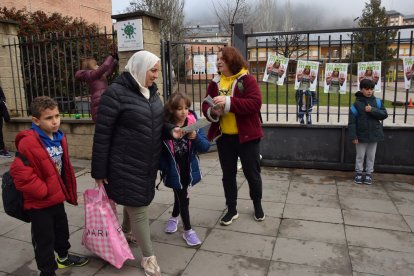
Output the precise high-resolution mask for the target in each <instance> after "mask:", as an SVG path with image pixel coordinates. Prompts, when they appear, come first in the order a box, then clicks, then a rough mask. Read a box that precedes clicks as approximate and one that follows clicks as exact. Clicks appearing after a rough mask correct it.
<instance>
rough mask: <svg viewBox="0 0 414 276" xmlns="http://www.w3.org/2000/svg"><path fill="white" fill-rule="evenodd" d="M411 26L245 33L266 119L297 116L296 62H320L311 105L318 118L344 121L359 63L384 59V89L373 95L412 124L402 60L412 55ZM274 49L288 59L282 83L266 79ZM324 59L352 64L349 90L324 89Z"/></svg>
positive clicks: (396, 116) (398, 117)
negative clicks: (272, 82) (265, 74)
mask: <svg viewBox="0 0 414 276" xmlns="http://www.w3.org/2000/svg"><path fill="white" fill-rule="evenodd" d="M413 30H414V25H410V26H395V27H383V28H350V29H335V30H315V31H300V32H299V31H298V32H274V33H255V34H246V35H245V36H244V37H243V38H242V39H243V40H244V42H245V47H246V49H247V51H246V52H247V59H248V61H249V64H250V72H251V73H253V74H254V75H255V76H256V78H257V80H258V81H259V84H260V86H261V90H262V94H263V103H264V105H263V108H262V112H263V113H264V116H263V119H264V121H265V122H269V123H272V122H283V121H285V122H294V121H297V120H298V116H297V114H298V105H297V103H296V99H295V93H296V91H295V90H294V80H295V75H296V65H297V62H298V61H299V60H309V61H318V62H319V72H318V75H317V79H316V81H317V85H316V87H317V88H316V91H315V92H316V98H317V99H318V101H317V102H316V105H315V106H314V107H313V113H314V115H313V116H315V117H316V122H320V123H346V122H347V117H348V111H349V107H350V105H351V104H352V102H353V101H354V97H353V95H354V94H355V92H356V91H358V90H359V89H358V87H357V85H356V84H357V63H358V62H364V61H381V62H382V68H381V72H382V76H381V81H382V83H381V84H382V86H381V92H377V93H375V96H376V97H379V98H381V99H382V100H383V102H384V103H385V106H386V107H387V110H388V112H389V114H390V115H391V116H390V117H389V118H391V120H392V123H393V124H394V123H403V124H407V123H411V124H414V122H413V120H414V109H413V108H410V106H409V105H408V103H409V102H410V100H411V98H412V97H414V94H413V90H414V87H411V89H410V90H409V89H405V88H404V78H403V74H404V68H403V62H402V58H403V57H409V56H412V54H413ZM272 52H273V53H276V54H277V55H282V56H285V57H288V58H289V60H290V61H289V65H288V73H287V77H286V80H285V83H284V85H283V86H278V85H275V84H271V83H267V82H262V79H263V74H264V70H266V68H265V66H266V61H267V60H268V57H269V54H270V53H272ZM326 63H348V64H349V65H348V76H347V81H348V87H347V90H348V91H347V92H346V94H331V93H326V94H325V93H324V90H323V85H324V74H323V72H324V69H325V64H326ZM314 121H315V120H314ZM388 121H389V122H390V120H389V119H388Z"/></svg>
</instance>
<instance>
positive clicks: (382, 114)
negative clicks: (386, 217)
mask: <svg viewBox="0 0 414 276" xmlns="http://www.w3.org/2000/svg"><path fill="white" fill-rule="evenodd" d="M374 86H375V84H374V83H373V82H372V81H371V80H368V79H364V80H362V81H361V82H360V84H359V88H360V91H358V92H357V93H356V94H355V96H356V100H355V103H354V104H353V105H352V106H351V110H350V111H349V120H348V131H349V136H350V138H351V139H352V143H353V144H355V147H356V160H355V171H356V175H355V183H356V184H362V183H364V184H367V185H371V184H372V173H373V172H374V161H375V152H376V149H377V142H379V141H383V140H384V132H383V127H382V122H381V121H382V120H384V119H386V118H387V117H388V114H387V110H386V109H385V107H384V104H383V103H382V102H381V100H380V99H376V98H375V96H374V90H373V89H374ZM365 156H366V166H365V177H363V175H362V173H363V171H364V158H365Z"/></svg>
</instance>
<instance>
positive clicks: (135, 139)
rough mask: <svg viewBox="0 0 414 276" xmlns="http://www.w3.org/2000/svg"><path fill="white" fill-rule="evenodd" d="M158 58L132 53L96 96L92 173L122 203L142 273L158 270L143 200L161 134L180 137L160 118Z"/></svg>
mask: <svg viewBox="0 0 414 276" xmlns="http://www.w3.org/2000/svg"><path fill="white" fill-rule="evenodd" d="M159 70H160V59H159V58H158V57H157V56H155V55H154V54H152V53H150V52H147V51H140V52H137V53H135V54H134V55H133V56H132V57H131V58H130V59H129V60H128V63H127V65H126V66H125V72H123V73H122V74H121V75H120V76H119V77H118V78H116V79H115V80H114V81H113V82H112V83H111V85H110V86H109V87H108V89H107V90H106V91H105V92H104V94H103V95H102V97H101V100H100V103H99V109H98V116H97V118H98V119H97V121H96V127H95V136H94V142H93V154H92V177H93V178H95V182H96V183H97V184H98V185H102V184H105V185H104V187H105V190H106V192H107V194H108V197H109V198H110V199H112V200H114V201H115V202H116V203H117V204H121V205H124V209H125V211H124V215H125V216H126V217H127V218H129V225H128V223H127V222H128V220H126V221H125V220H124V225H123V227H124V228H130V229H123V230H124V231H125V232H129V231H130V230H132V233H133V235H134V236H135V238H136V239H137V242H138V245H139V246H140V247H141V250H142V255H143V259H142V261H141V266H142V267H143V268H144V270H145V274H146V275H160V268H159V266H158V264H157V260H156V258H155V256H154V251H153V248H152V242H151V236H150V227H149V219H148V206H149V204H150V203H151V201H152V200H153V198H154V194H155V181H156V177H157V170H158V163H159V159H160V154H161V141H162V140H161V139H162V137H161V136H162V134H163V133H164V135H169V133H171V132H170V131H171V130H172V129H173V132H172V133H173V137H174V138H179V137H180V135H181V133H180V130H179V128H174V126H173V125H165V124H164V120H163V118H164V113H163V103H162V102H161V100H160V98H159V96H158V93H157V85H156V84H155V83H154V81H155V79H157V78H158V73H159Z"/></svg>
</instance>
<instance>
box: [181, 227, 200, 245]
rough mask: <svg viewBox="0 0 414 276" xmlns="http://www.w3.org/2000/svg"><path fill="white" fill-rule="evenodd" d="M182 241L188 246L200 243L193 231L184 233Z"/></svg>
mask: <svg viewBox="0 0 414 276" xmlns="http://www.w3.org/2000/svg"><path fill="white" fill-rule="evenodd" d="M183 239H184V240H185V241H186V242H187V244H188V245H189V246H196V245H200V244H201V241H200V239H199V238H198V237H197V234H196V232H195V231H194V230H192V229H190V230H188V231H184V234H183Z"/></svg>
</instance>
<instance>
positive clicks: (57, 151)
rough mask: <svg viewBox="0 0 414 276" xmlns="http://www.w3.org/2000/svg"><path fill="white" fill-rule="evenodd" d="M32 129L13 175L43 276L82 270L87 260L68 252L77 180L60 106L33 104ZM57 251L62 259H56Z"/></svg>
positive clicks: (22, 136) (23, 135)
mask: <svg viewBox="0 0 414 276" xmlns="http://www.w3.org/2000/svg"><path fill="white" fill-rule="evenodd" d="M31 113H32V127H31V129H28V130H23V131H21V132H19V134H17V136H16V141H15V143H16V148H17V150H18V151H19V153H21V154H22V155H23V156H25V157H26V159H27V160H28V161H29V165H28V166H26V165H25V164H24V163H23V161H22V160H21V159H20V158H16V159H15V160H14V161H13V163H12V165H11V167H10V174H11V176H12V177H13V179H14V183H15V185H16V189H17V190H19V191H21V192H22V194H23V199H24V203H23V204H24V209H25V210H26V211H27V213H28V215H29V218H30V220H31V222H32V227H31V232H32V243H33V247H34V251H35V259H36V263H37V267H38V269H39V270H40V275H42V276H46V275H56V274H55V271H56V269H57V268H66V267H70V266H83V265H85V264H86V263H88V259H87V258H85V257H80V256H76V255H72V254H68V250H69V248H70V243H69V226H68V219H67V216H66V212H65V207H64V204H63V203H64V202H65V201H67V202H69V203H71V204H73V205H77V193H76V178H75V174H74V171H73V168H72V165H71V163H70V160H69V153H68V146H67V142H66V137H65V135H64V134H63V132H62V131H60V130H59V126H60V115H59V110H58V105H57V103H56V102H55V101H54V100H53V99H51V98H49V97H47V96H41V97H37V98H35V99H34V100H33V102H32V104H31ZM54 251H56V252H57V254H58V257H57V259H56V260H55V254H54Z"/></svg>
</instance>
